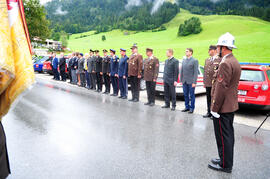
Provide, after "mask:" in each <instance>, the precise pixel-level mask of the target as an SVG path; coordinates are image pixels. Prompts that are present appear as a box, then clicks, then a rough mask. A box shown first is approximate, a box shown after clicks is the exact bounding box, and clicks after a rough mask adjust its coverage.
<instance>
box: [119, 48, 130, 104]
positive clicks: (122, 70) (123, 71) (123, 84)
mask: <svg viewBox="0 0 270 179" xmlns="http://www.w3.org/2000/svg"><path fill="white" fill-rule="evenodd" d="M120 53H121V59H120V61H119V69H118V76H119V88H120V97H119V98H122V99H127V94H128V84H127V77H128V63H127V61H128V57H127V55H126V50H125V49H123V48H121V49H120Z"/></svg>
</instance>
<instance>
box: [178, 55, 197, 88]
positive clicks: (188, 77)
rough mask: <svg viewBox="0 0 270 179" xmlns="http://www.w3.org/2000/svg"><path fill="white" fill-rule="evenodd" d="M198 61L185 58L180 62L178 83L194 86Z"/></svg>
mask: <svg viewBox="0 0 270 179" xmlns="http://www.w3.org/2000/svg"><path fill="white" fill-rule="evenodd" d="M198 66H199V63H198V60H196V59H195V58H193V57H190V58H189V59H188V58H185V59H184V60H183V62H182V67H181V75H180V81H181V82H182V83H183V84H184V83H187V84H196V83H197V78H198Z"/></svg>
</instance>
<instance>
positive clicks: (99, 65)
mask: <svg viewBox="0 0 270 179" xmlns="http://www.w3.org/2000/svg"><path fill="white" fill-rule="evenodd" d="M95 53H96V72H97V92H99V93H100V92H101V91H102V84H103V82H102V57H101V56H100V55H99V50H96V51H95Z"/></svg>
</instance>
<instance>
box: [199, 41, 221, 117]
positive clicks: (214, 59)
mask: <svg viewBox="0 0 270 179" xmlns="http://www.w3.org/2000/svg"><path fill="white" fill-rule="evenodd" d="M208 53H209V55H210V57H209V58H207V59H206V60H205V65H204V74H203V83H204V87H205V89H206V100H207V113H206V114H205V115H204V116H203V117H204V118H208V117H211V116H212V115H211V113H210V112H211V90H212V83H213V78H214V74H215V72H216V71H217V69H218V66H219V63H220V61H221V58H220V57H219V56H218V55H217V47H216V46H215V45H211V46H210V47H209V51H208Z"/></svg>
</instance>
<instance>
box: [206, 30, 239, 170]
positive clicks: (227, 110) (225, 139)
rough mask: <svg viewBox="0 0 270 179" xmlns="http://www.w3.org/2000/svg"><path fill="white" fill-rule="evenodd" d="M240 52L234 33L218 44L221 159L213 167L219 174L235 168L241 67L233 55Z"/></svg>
mask: <svg viewBox="0 0 270 179" xmlns="http://www.w3.org/2000/svg"><path fill="white" fill-rule="evenodd" d="M233 49H236V47H235V45H234V37H233V36H232V35H231V34H230V33H228V32H227V33H226V34H224V35H222V36H221V37H220V38H219V40H218V43H217V50H218V54H219V56H220V57H221V58H222V61H221V63H220V65H219V68H218V71H217V74H216V75H215V76H216V79H215V80H214V81H215V82H214V84H213V89H212V92H211V96H212V105H211V114H212V116H213V118H214V119H213V123H214V130H215V137H216V143H217V148H218V154H219V158H218V159H212V160H211V163H210V164H209V165H208V167H209V168H211V169H213V170H217V171H222V172H227V173H231V171H232V167H233V151H234V128H233V120H234V112H235V111H236V110H238V84H239V79H240V75H241V67H240V64H239V62H238V61H237V59H236V58H235V57H234V56H233V54H232V50H233Z"/></svg>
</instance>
